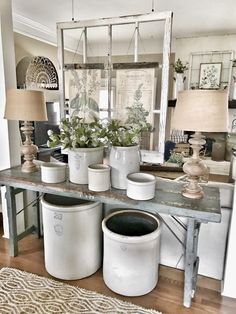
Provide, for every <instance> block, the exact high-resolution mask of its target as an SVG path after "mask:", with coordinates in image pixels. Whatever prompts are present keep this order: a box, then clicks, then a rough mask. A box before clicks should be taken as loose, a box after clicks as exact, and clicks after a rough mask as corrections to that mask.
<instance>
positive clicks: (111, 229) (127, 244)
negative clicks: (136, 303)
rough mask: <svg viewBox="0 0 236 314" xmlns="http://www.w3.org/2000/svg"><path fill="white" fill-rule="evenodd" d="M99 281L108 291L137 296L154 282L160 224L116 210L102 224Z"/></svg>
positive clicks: (135, 212) (142, 215)
mask: <svg viewBox="0 0 236 314" xmlns="http://www.w3.org/2000/svg"><path fill="white" fill-rule="evenodd" d="M102 229H103V234H104V252H103V279H104V282H105V284H106V285H107V286H108V288H110V289H111V290H112V291H114V292H116V293H119V294H121V295H125V296H140V295H144V294H146V293H148V292H150V291H151V290H153V289H154V288H155V286H156V284H157V281H158V266H159V254H160V253H159V250H160V235H161V222H160V220H159V219H158V218H157V217H156V216H154V215H152V214H149V213H147V212H142V211H138V210H133V209H129V210H120V211H117V212H115V213H112V214H110V215H108V216H107V217H106V218H105V219H104V220H103V222H102Z"/></svg>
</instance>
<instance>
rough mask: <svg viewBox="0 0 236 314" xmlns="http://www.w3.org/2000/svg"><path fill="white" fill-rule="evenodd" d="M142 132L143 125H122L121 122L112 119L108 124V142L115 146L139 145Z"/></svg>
mask: <svg viewBox="0 0 236 314" xmlns="http://www.w3.org/2000/svg"><path fill="white" fill-rule="evenodd" d="M142 131H144V128H143V127H142V126H141V124H140V125H139V124H132V125H128V124H127V125H122V124H121V123H120V121H119V120H116V119H112V120H110V121H109V122H108V124H107V137H108V142H109V143H110V144H111V145H113V146H133V145H138V144H139V143H140V140H141V134H142Z"/></svg>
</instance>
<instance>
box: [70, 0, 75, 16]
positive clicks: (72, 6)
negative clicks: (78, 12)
mask: <svg viewBox="0 0 236 314" xmlns="http://www.w3.org/2000/svg"><path fill="white" fill-rule="evenodd" d="M74 9H75V8H74V0H71V13H72V17H71V20H72V21H74V20H75V10H74Z"/></svg>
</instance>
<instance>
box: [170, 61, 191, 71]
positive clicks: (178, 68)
mask: <svg viewBox="0 0 236 314" xmlns="http://www.w3.org/2000/svg"><path fill="white" fill-rule="evenodd" d="M172 66H173V67H174V71H175V72H176V73H184V71H187V70H188V62H186V63H185V64H184V63H183V62H182V61H181V60H180V59H177V61H176V62H175V63H173V64H172Z"/></svg>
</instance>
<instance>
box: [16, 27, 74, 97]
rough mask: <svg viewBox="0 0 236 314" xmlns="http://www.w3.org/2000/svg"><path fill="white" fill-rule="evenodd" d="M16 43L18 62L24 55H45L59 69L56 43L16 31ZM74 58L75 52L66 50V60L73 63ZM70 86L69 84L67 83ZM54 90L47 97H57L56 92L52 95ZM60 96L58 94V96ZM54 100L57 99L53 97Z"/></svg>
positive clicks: (47, 93)
mask: <svg viewBox="0 0 236 314" xmlns="http://www.w3.org/2000/svg"><path fill="white" fill-rule="evenodd" d="M14 43H15V55H16V64H17V63H18V62H19V61H20V60H21V59H22V58H24V57H26V56H29V57H35V56H44V57H47V58H49V59H50V60H51V61H52V63H53V64H54V66H55V68H56V69H57V71H58V61H57V47H56V46H54V45H50V44H47V43H45V42H42V41H39V40H36V39H34V38H31V37H27V36H24V35H22V34H18V33H14ZM73 58H74V53H72V52H70V51H65V60H66V61H65V62H68V63H69V62H70V63H72V60H73ZM66 86H68V84H66ZM52 94H53V93H52V92H51V91H50V92H46V97H47V100H48V101H52V99H49V98H51V97H56V96H55V93H54V94H53V96H52ZM57 98H58V96H57ZM66 98H68V90H67V89H66ZM53 100H54V101H55V100H57V99H53Z"/></svg>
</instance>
